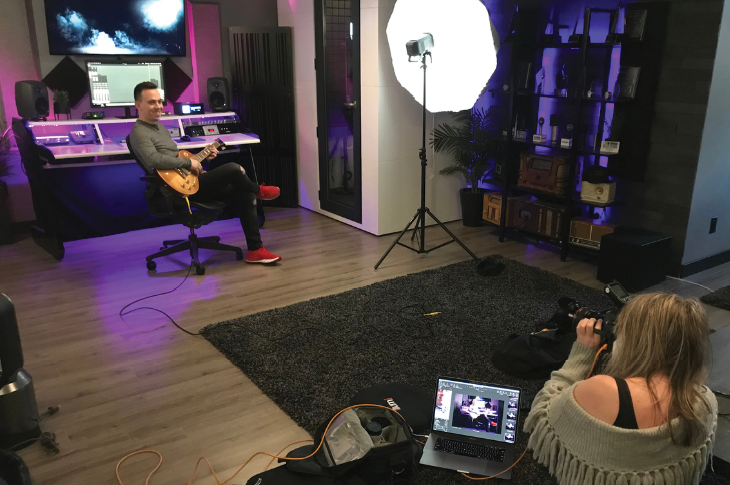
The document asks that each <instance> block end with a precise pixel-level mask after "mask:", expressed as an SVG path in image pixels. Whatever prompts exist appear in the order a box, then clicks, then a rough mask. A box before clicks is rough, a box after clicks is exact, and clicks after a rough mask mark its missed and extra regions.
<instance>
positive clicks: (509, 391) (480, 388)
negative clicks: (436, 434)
mask: <svg viewBox="0 0 730 485" xmlns="http://www.w3.org/2000/svg"><path fill="white" fill-rule="evenodd" d="M519 409H520V390H519V389H517V388H514V387H500V386H493V385H489V384H478V383H474V382H468V381H457V380H454V379H445V378H440V379H439V382H438V387H437V389H436V409H435V412H434V417H433V430H434V431H441V432H445V433H453V434H457V435H461V436H469V437H472V438H484V439H488V440H493V441H501V442H505V443H514V442H515V436H516V435H517V414H518V413H519Z"/></svg>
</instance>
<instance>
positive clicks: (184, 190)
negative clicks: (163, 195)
mask: <svg viewBox="0 0 730 485" xmlns="http://www.w3.org/2000/svg"><path fill="white" fill-rule="evenodd" d="M212 146H213V147H215V148H217V149H218V150H225V148H226V146H225V143H223V142H222V141H221V140H220V139H218V138H216V140H215V142H213V144H212ZM209 154H210V151H209V150H208V149H205V150H203V151H202V152H200V153H198V154H197V155H193V154H192V153H190V152H189V151H187V150H180V152H179V153H178V154H177V156H178V157H180V158H190V159H195V160H197V161H199V162H201V161H203V160H205V158H206V157H207V156H208V155H209ZM155 173H157V176H158V177H160V179H162V181H163V182H165V184H166V185H167V186H168V187H170V189H172V190H173V191H175V192H177V194H178V195H181V196H182V197H188V196H191V195H193V194H195V193H197V192H198V189H199V188H200V184H198V176H197V175H194V174H192V173H190V171H188V170H185V169H182V168H178V169H171V170H155Z"/></svg>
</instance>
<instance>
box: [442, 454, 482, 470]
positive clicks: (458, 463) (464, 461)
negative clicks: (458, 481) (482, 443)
mask: <svg viewBox="0 0 730 485" xmlns="http://www.w3.org/2000/svg"><path fill="white" fill-rule="evenodd" d="M446 465H447V467H448V468H451V469H452V470H459V471H468V472H469V473H476V474H479V475H483V474H484V472H485V470H486V469H487V464H486V462H484V461H483V460H479V459H477V458H470V457H468V456H460V455H451V454H450V455H449V458H448V459H447V460H446Z"/></svg>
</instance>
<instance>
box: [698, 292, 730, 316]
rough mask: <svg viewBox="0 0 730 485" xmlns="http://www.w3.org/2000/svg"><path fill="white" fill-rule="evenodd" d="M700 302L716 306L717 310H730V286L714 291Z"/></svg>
mask: <svg viewBox="0 0 730 485" xmlns="http://www.w3.org/2000/svg"><path fill="white" fill-rule="evenodd" d="M700 301H701V302H703V303H707V304H708V305H712V306H716V307H717V308H722V309H723V310H730V286H726V287H724V288H720V289H719V290H717V291H713V292H712V293H710V294H708V295H705V296H703V297H702V298H700Z"/></svg>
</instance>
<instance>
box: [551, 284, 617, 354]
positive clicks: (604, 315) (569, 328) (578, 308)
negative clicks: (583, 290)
mask: <svg viewBox="0 0 730 485" xmlns="http://www.w3.org/2000/svg"><path fill="white" fill-rule="evenodd" d="M603 291H604V293H605V294H606V296H608V297H609V299H610V300H611V301H612V302H613V304H614V305H615V308H612V309H610V310H604V311H596V310H593V309H591V308H588V307H586V306H584V305H583V304H582V303H580V302H579V301H578V300H575V299H573V298H570V297H567V296H564V297H562V298H561V299H559V300H558V305H559V306H560V309H559V310H558V311H557V312H556V313H555V315H554V316H553V318H552V319H551V321H553V322H556V323H557V325H558V328H559V329H560V330H563V331H565V332H575V331H576V328H577V327H578V324H579V323H580V321H581V320H583V319H584V318H595V319H596V320H602V321H603V323H602V325H601V330H598V329H594V330H593V332H594V333H595V334H597V335H600V336H601V344H602V345H603V344H608V350H609V351H610V350H611V346H612V345H613V342H614V341H615V340H616V334H615V333H614V329H615V327H616V319H617V318H618V314H619V311H621V309H622V308H623V307H624V305H626V304H627V303H628V302H629V301H630V300H631V296H630V295H629V293H628V292H627V291H626V289H625V288H624V287H623V286H622V285H621V283H619V282H618V281H614V282H612V283H609V284H607V285H606V286H605V287H604V289H603Z"/></svg>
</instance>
